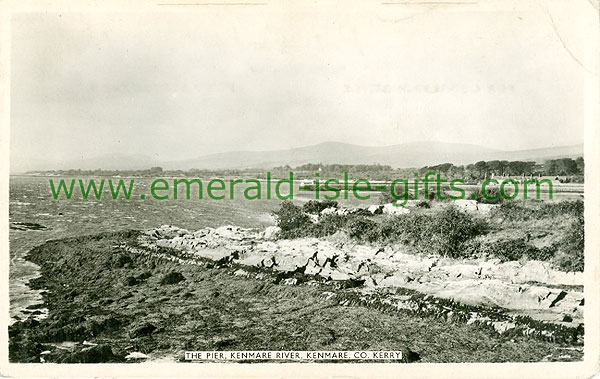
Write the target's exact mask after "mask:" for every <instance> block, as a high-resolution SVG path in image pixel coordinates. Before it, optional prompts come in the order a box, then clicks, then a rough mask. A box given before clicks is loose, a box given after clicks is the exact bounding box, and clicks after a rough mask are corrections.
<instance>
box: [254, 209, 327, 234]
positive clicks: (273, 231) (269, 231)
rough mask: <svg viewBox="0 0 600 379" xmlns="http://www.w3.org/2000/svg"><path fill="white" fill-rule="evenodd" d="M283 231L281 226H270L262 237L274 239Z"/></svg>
mask: <svg viewBox="0 0 600 379" xmlns="http://www.w3.org/2000/svg"><path fill="white" fill-rule="evenodd" d="M328 209H329V208H328ZM279 232H281V228H280V227H278V226H269V227H267V228H266V229H265V231H264V233H263V235H262V238H263V239H266V240H272V239H274V238H275V237H276V236H277V234H278V233H279Z"/></svg>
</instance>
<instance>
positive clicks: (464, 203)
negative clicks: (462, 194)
mask: <svg viewBox="0 0 600 379" xmlns="http://www.w3.org/2000/svg"><path fill="white" fill-rule="evenodd" d="M454 205H455V206H456V207H457V208H458V209H460V210H462V211H468V212H476V211H477V200H466V199H462V200H454Z"/></svg>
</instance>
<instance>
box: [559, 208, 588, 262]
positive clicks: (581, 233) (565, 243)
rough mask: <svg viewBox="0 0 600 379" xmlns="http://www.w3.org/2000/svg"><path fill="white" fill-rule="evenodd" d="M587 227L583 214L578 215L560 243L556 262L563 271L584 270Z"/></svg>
mask: <svg viewBox="0 0 600 379" xmlns="http://www.w3.org/2000/svg"><path fill="white" fill-rule="evenodd" d="M584 248H585V229H584V219H583V216H581V217H577V219H576V220H575V221H573V223H572V224H571V225H570V226H569V228H568V229H567V230H566V231H565V236H564V237H563V238H562V240H561V241H559V243H558V250H559V253H558V254H557V256H556V259H555V261H554V264H555V266H556V267H558V268H559V269H560V270H563V271H583V268H584V261H585V259H584Z"/></svg>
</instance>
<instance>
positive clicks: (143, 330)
mask: <svg viewBox="0 0 600 379" xmlns="http://www.w3.org/2000/svg"><path fill="white" fill-rule="evenodd" d="M156 329H157V327H156V326H155V325H153V324H151V323H145V324H143V325H141V326H139V327H137V328H135V329H133V331H131V332H130V336H131V337H134V338H135V337H143V336H147V335H149V334H151V333H152V332H153V331H155V330H156Z"/></svg>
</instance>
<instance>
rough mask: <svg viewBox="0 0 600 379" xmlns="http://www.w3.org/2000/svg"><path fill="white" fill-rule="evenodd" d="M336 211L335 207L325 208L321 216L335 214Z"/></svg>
mask: <svg viewBox="0 0 600 379" xmlns="http://www.w3.org/2000/svg"><path fill="white" fill-rule="evenodd" d="M336 211H337V208H336V207H329V208H325V209H323V210H322V211H321V215H322V216H325V215H330V214H334V213H336Z"/></svg>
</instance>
